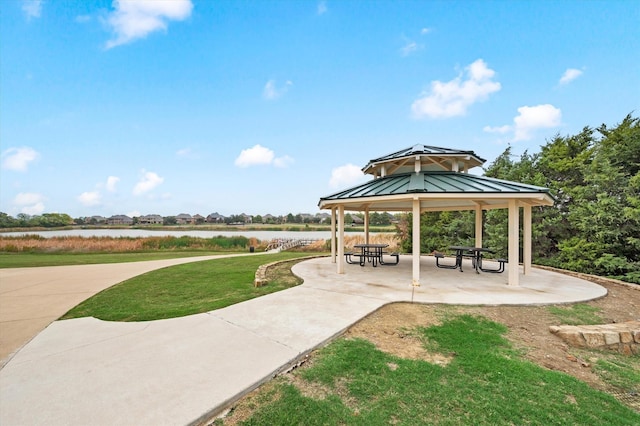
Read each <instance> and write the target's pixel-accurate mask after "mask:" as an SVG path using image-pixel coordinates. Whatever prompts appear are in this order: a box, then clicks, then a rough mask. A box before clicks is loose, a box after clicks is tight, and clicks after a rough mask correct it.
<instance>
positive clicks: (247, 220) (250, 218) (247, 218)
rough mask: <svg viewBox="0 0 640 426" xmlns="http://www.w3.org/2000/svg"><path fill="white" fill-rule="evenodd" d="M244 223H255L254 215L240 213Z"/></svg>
mask: <svg viewBox="0 0 640 426" xmlns="http://www.w3.org/2000/svg"><path fill="white" fill-rule="evenodd" d="M240 216H241V217H242V220H243V222H244V223H253V216H249V215H248V214H244V213H242V214H241V215H240Z"/></svg>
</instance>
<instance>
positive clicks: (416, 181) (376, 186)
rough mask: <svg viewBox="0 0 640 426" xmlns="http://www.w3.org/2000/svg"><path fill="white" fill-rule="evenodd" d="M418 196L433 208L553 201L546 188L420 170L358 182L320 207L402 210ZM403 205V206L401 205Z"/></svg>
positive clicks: (470, 175) (325, 198) (474, 176)
mask: <svg viewBox="0 0 640 426" xmlns="http://www.w3.org/2000/svg"><path fill="white" fill-rule="evenodd" d="M412 196H418V197H419V198H420V199H421V200H423V201H429V200H430V201H429V203H428V205H425V207H431V208H433V209H435V210H442V209H445V210H448V209H461V210H464V209H471V208H475V206H476V205H477V204H478V203H480V204H482V205H483V206H485V208H502V207H504V204H505V202H506V201H505V200H506V198H521V199H528V198H533V199H535V200H538V202H534V204H545V205H550V204H553V198H551V196H550V195H549V189H548V188H542V187H538V186H533V185H526V184H522V183H517V182H511V181H506V180H500V179H494V178H489V177H486V176H476V175H472V174H468V173H460V172H436V171H422V172H419V173H413V172H412V173H399V174H393V175H389V176H385V177H381V178H378V179H373V180H371V181H369V182H366V183H363V184H361V185H357V186H354V187H352V188H349V189H345V190H343V191H340V192H337V193H335V194H332V195H329V196H326V197H322V198H320V203H319V206H320V208H326V207H327V206H328V205H332V204H344V205H345V207H347V208H348V209H349V210H360V209H362V208H364V207H365V206H367V207H371V208H374V209H376V210H404V209H406V207H407V206H406V201H407V199H408V198H413V197H412ZM403 205H404V207H405V208H402V206H403Z"/></svg>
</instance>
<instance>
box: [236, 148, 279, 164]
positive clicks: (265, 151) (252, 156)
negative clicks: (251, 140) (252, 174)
mask: <svg viewBox="0 0 640 426" xmlns="http://www.w3.org/2000/svg"><path fill="white" fill-rule="evenodd" d="M274 157H275V154H274V153H273V151H272V150H270V149H269V148H265V147H264V146H262V145H255V146H254V147H253V148H248V149H243V150H242V151H241V152H240V155H239V156H238V158H236V162H235V164H236V166H238V167H249V166H257V165H261V164H271V162H272V161H273V158H274Z"/></svg>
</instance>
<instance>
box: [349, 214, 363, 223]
mask: <svg viewBox="0 0 640 426" xmlns="http://www.w3.org/2000/svg"><path fill="white" fill-rule="evenodd" d="M351 219H353V222H351V225H364V219H363V218H361V217H360V216H356V215H351Z"/></svg>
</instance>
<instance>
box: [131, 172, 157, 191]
mask: <svg viewBox="0 0 640 426" xmlns="http://www.w3.org/2000/svg"><path fill="white" fill-rule="evenodd" d="M142 172H143V175H142V178H140V180H139V181H138V183H136V186H134V187H133V195H142V194H144V193H145V192H149V191H151V190H152V189H154V188H155V187H156V186H158V185H160V184H161V183H162V182H164V178H162V177H160V176H158V174H156V173H154V172H147V171H144V170H143V171H142Z"/></svg>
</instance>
